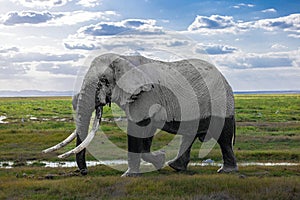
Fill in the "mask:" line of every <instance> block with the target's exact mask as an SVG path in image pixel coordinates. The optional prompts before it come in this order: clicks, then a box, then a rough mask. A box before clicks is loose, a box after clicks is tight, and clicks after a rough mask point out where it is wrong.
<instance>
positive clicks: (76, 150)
mask: <svg viewBox="0 0 300 200" xmlns="http://www.w3.org/2000/svg"><path fill="white" fill-rule="evenodd" d="M100 116H101V115H100ZM100 122H101V117H100V119H99V118H97V117H95V120H94V123H93V128H92V130H91V132H90V133H89V134H88V136H87V137H86V138H85V140H84V141H83V142H82V143H81V144H80V145H79V146H77V147H76V148H74V149H72V150H70V151H68V152H66V153H64V154H61V155H59V156H58V158H67V157H69V156H70V155H72V154H77V153H79V152H80V151H82V150H83V149H85V148H86V147H87V146H88V145H89V144H90V142H91V141H92V139H93V138H94V136H95V134H96V132H97V130H98V128H99V125H100Z"/></svg>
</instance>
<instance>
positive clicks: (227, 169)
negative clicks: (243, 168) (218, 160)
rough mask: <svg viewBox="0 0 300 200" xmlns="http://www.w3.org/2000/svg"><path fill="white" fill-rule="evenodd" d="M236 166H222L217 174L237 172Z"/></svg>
mask: <svg viewBox="0 0 300 200" xmlns="http://www.w3.org/2000/svg"><path fill="white" fill-rule="evenodd" d="M238 171H239V169H238V166H224V165H223V166H222V167H221V168H220V169H218V171H217V172H218V173H234V172H238Z"/></svg>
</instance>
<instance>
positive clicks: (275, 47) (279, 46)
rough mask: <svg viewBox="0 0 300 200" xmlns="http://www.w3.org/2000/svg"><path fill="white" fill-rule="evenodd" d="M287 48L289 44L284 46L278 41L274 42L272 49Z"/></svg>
mask: <svg viewBox="0 0 300 200" xmlns="http://www.w3.org/2000/svg"><path fill="white" fill-rule="evenodd" d="M287 48H288V47H287V46H284V45H282V44H278V43H276V44H273V45H272V46H271V49H274V50H283V49H287Z"/></svg>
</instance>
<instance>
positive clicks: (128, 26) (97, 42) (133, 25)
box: [64, 19, 164, 50]
mask: <svg viewBox="0 0 300 200" xmlns="http://www.w3.org/2000/svg"><path fill="white" fill-rule="evenodd" d="M163 34H164V31H163V28H162V27H159V26H157V25H156V21H155V20H151V19H147V20H145V19H126V20H122V21H119V22H101V23H98V24H93V25H89V26H84V27H81V28H80V29H79V30H78V31H77V33H76V34H74V35H69V36H68V38H67V39H66V40H65V41H64V45H65V47H66V48H68V49H82V50H94V49H100V48H103V47H104V48H107V49H108V50H111V49H112V48H116V47H118V46H124V44H125V43H126V44H127V45H128V46H135V47H138V46H139V45H140V43H142V42H143V41H142V40H140V41H138V40H136V37H134V38H126V36H128V35H135V36H137V35H140V36H146V35H148V36H154V35H163ZM114 36H120V37H121V38H119V39H118V40H108V39H107V37H114Z"/></svg>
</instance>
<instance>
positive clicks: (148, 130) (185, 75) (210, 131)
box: [44, 53, 238, 176]
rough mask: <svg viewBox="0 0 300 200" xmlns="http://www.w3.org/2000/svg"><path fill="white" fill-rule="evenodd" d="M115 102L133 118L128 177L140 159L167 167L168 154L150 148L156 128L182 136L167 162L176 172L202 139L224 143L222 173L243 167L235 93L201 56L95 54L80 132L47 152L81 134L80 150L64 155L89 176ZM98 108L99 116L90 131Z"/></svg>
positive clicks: (80, 101)
mask: <svg viewBox="0 0 300 200" xmlns="http://www.w3.org/2000/svg"><path fill="white" fill-rule="evenodd" d="M111 102H113V103H116V104H117V105H118V106H119V107H120V108H121V109H122V110H124V111H125V113H126V117H127V120H128V127H127V142H128V170H127V171H126V172H125V173H124V174H123V176H135V175H138V174H139V167H140V161H141V159H143V160H145V161H146V162H150V163H152V164H153V165H154V166H155V167H156V169H161V168H162V167H163V166H164V163H165V154H164V152H162V151H158V152H151V151H150V148H151V144H152V139H153V136H154V134H155V132H156V130H157V129H161V130H164V131H166V132H168V133H172V134H179V135H181V144H180V147H179V150H178V153H177V156H176V157H175V158H174V159H173V160H171V161H169V162H168V165H169V166H170V167H171V168H173V169H174V170H176V171H184V170H187V165H188V163H189V161H190V152H191V147H192V144H193V143H194V141H195V140H196V139H197V138H198V139H199V140H200V141H201V142H205V141H208V140H210V139H215V140H216V141H217V143H218V144H219V145H220V147H221V152H222V157H223V165H222V167H221V168H220V169H219V170H218V172H235V171H238V167H237V162H236V158H235V155H234V152H233V144H234V142H235V113H234V96H233V91H232V88H231V86H230V85H229V83H228V82H227V81H226V79H225V77H224V76H223V75H222V74H221V72H219V71H218V69H217V68H216V67H215V66H214V65H212V64H210V63H209V62H207V61H204V60H201V59H182V60H177V61H173V62H167V61H160V60H155V59H150V58H146V57H144V56H141V55H136V56H124V55H119V54H113V53H107V54H103V55H100V56H98V57H96V58H94V60H93V61H92V62H91V65H90V67H89V69H88V71H87V73H86V75H85V77H84V80H83V83H82V85H81V89H80V91H79V93H78V94H77V95H75V96H74V97H73V102H72V103H73V108H74V110H76V117H75V122H76V130H75V131H74V132H73V133H72V134H71V135H70V136H69V137H68V138H67V139H65V140H64V141H63V142H61V143H59V144H57V145H55V146H53V147H51V148H49V149H47V150H44V153H48V152H50V151H55V150H57V149H59V148H61V147H63V146H65V145H67V144H68V143H69V142H70V141H72V140H73V139H75V137H77V142H76V148H75V149H73V150H71V151H69V152H67V153H65V154H63V155H60V156H59V157H61V158H62V157H67V156H69V155H71V154H76V162H77V165H78V168H79V170H80V172H81V174H83V175H86V174H87V166H86V161H85V149H86V147H87V146H88V144H89V142H90V141H91V140H92V138H93V136H94V135H95V132H96V131H97V129H98V127H99V124H100V122H101V117H102V111H103V107H104V106H106V105H109V104H110V103H111ZM94 111H95V112H96V117H95V120H94V123H93V128H92V130H91V132H90V133H88V129H89V123H90V119H91V116H92V113H93V112H94Z"/></svg>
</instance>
